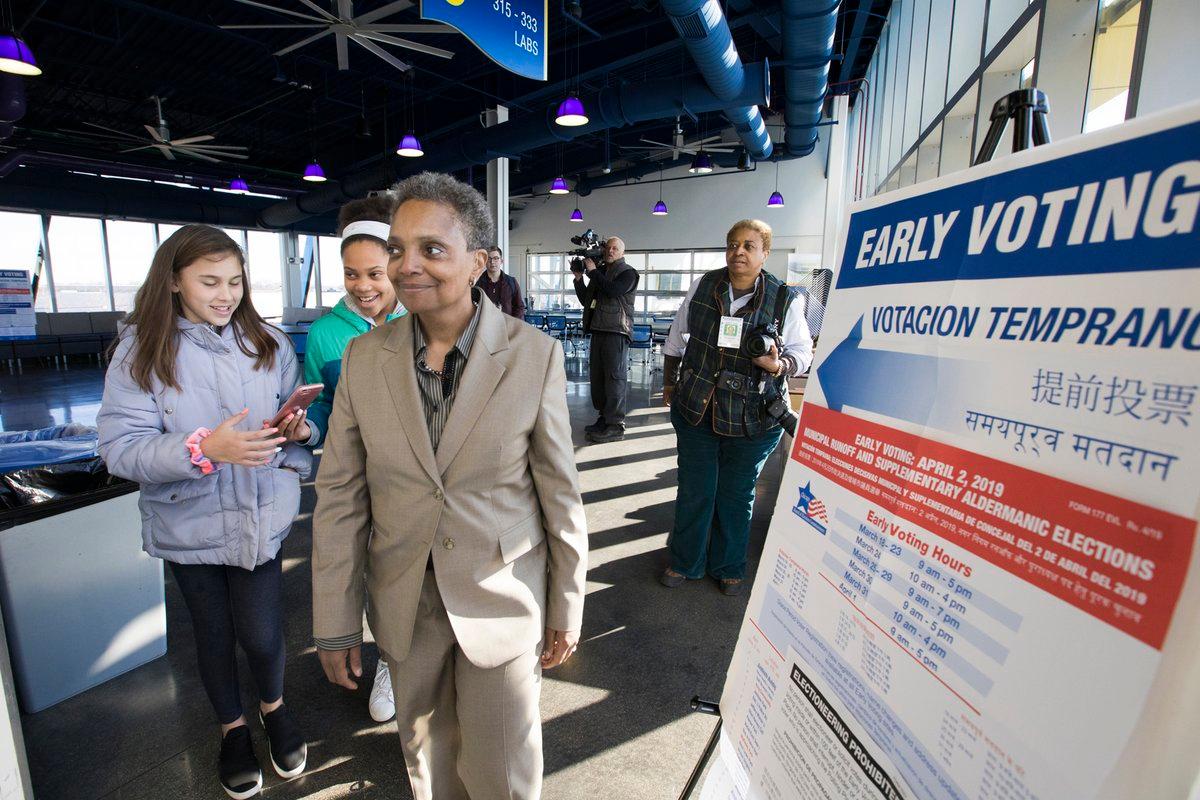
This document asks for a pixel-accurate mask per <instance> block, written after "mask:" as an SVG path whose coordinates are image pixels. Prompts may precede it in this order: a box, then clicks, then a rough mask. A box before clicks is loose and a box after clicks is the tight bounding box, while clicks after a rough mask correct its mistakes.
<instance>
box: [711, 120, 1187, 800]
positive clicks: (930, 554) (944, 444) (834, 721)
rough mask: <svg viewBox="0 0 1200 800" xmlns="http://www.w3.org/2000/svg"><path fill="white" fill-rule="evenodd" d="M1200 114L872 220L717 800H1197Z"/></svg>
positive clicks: (853, 266)
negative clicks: (1190, 798) (1194, 791)
mask: <svg viewBox="0 0 1200 800" xmlns="http://www.w3.org/2000/svg"><path fill="white" fill-rule="evenodd" d="M1198 209H1200V106H1189V107H1184V108H1182V109H1179V110H1176V111H1173V112H1168V113H1165V114H1162V115H1158V116H1154V117H1148V118H1145V119H1141V120H1136V121H1132V122H1129V123H1126V124H1124V125H1120V126H1118V127H1116V128H1112V129H1109V130H1106V131H1102V132H1099V133H1097V134H1092V135H1089V136H1083V137H1076V138H1073V139H1069V140H1065V141H1062V142H1058V143H1054V144H1050V145H1046V146H1043V147H1039V148H1035V149H1033V150H1029V151H1025V152H1022V153H1018V154H1015V155H1012V156H1010V157H1007V158H1004V159H1001V160H998V161H995V162H992V163H990V164H986V165H983V166H980V167H976V168H972V169H970V170H966V171H964V172H961V173H957V174H954V175H949V176H945V177H943V178H941V179H938V180H936V181H932V182H930V183H927V184H921V185H918V186H913V187H910V188H908V189H905V190H901V191H899V192H892V193H890V194H887V195H884V196H881V197H877V198H872V199H870V200H867V201H865V202H863V203H861V204H859V205H857V206H856V207H855V208H854V209H853V210H852V213H851V215H850V218H849V220H848V224H847V232H846V234H845V236H846V239H845V256H844V258H843V260H842V263H841V264H840V265H839V270H838V274H837V276H836V279H835V288H834V291H833V293H832V295H831V296H830V298H829V303H828V309H827V312H826V315H825V319H824V328H823V330H822V333H821V347H820V348H819V351H818V355H817V360H816V364H815V367H814V369H813V372H812V376H813V377H811V378H810V380H809V384H808V391H807V396H806V399H805V403H804V408H803V410H802V414H801V421H800V425H799V428H798V431H797V436H796V440H795V442H794V446H793V449H792V452H791V454H790V455H791V457H790V459H789V461H788V466H787V468H786V469H785V471H784V477H783V486H782V488H781V491H780V495H779V503H778V507H777V508H776V509H775V515H774V518H773V522H772V526H771V530H770V533H769V535H768V538H767V542H766V546H765V550H764V552H763V558H762V562H761V565H760V568H759V572H758V576H757V579H756V580H755V583H754V593H753V595H752V597H751V600H750V606H749V609H748V611H747V617H746V620H745V621H744V623H743V627H742V632H741V636H740V639H739V642H738V646H737V650H736V653H735V655H734V660H733V663H732V665H731V667H730V671H729V675H728V678H727V682H726V685H725V692H724V694H723V696H722V698H721V709H722V715H723V717H724V720H725V728H724V736H723V738H722V741H721V745H720V751H719V752H720V760H719V763H718V764H717V765H715V766H714V769H713V770H712V773H711V776H710V778H709V779H708V781H707V782H706V784H705V787H704V793H703V797H704V798H706V800H733V799H734V798H736V799H737V800H743V799H746V798H754V800H759V799H760V798H762V799H766V798H769V799H770V800H784V799H785V798H786V799H787V800H808V798H831V797H832V798H887V800H898V798H936V799H938V800H942V799H945V800H1001V799H1003V800H1018V799H1020V800H1034V799H1035V798H1038V799H1040V800H1064V799H1068V798H1069V799H1070V800H1081V799H1082V798H1105V800H1109V799H1115V798H1135V797H1136V798H1184V797H1187V796H1188V794H1189V792H1190V791H1191V790H1192V789H1193V788H1194V785H1195V784H1196V779H1197V773H1198V772H1200V762H1198V760H1197V757H1196V753H1197V752H1200V742H1198V736H1200V733H1198V731H1200V725H1198V724H1197V722H1198V719H1200V691H1198V690H1197V684H1200V681H1198V680H1197V678H1198V677H1200V672H1198V668H1200V656H1198V654H1200V646H1198V645H1200V625H1198V623H1200V619H1198V617H1200V613H1198V610H1200V584H1198V582H1197V573H1198V569H1197V560H1198V555H1197V549H1198V548H1197V547H1196V541H1195V540H1196V518H1197V512H1198V509H1200V404H1198V403H1197V396H1198V393H1200V235H1198V228H1197V222H1198V220H1197V212H1198Z"/></svg>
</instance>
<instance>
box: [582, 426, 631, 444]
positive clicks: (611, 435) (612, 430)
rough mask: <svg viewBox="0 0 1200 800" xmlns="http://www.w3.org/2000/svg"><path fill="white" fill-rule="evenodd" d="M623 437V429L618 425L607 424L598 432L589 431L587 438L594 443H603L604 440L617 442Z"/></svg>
mask: <svg viewBox="0 0 1200 800" xmlns="http://www.w3.org/2000/svg"><path fill="white" fill-rule="evenodd" d="M624 438H625V429H624V428H622V427H621V426H620V425H607V426H605V428H604V430H602V431H600V432H599V433H589V434H588V435H587V439H588V441H589V442H595V443H596V444H604V443H605V442H619V441H621V440H622V439H624Z"/></svg>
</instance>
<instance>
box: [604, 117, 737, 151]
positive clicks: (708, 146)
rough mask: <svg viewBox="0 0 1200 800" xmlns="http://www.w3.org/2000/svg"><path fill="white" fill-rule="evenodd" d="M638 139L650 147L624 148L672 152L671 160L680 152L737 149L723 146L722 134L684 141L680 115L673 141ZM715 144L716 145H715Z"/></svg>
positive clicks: (672, 134)
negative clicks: (668, 142)
mask: <svg viewBox="0 0 1200 800" xmlns="http://www.w3.org/2000/svg"><path fill="white" fill-rule="evenodd" d="M638 141H641V142H645V143H646V144H648V145H650V147H636V146H635V147H624V146H623V147H621V149H622V150H641V151H645V152H650V153H662V154H664V155H665V154H668V153H669V154H670V158H671V160H675V159H677V158H679V154H680V153H687V154H688V155H690V156H694V155H696V154H697V153H699V152H701V151H703V152H705V153H732V152H734V151H735V148H734V146H733V145H731V146H729V147H721V146H720V145H722V144H727V143H726V142H722V141H721V135H720V134H716V135H714V136H707V137H705V138H703V139H697V140H695V141H692V142H687V141H684V137H683V126H682V125H681V124H680V123H679V117H676V118H675V129H674V130H673V131H671V143H670V144H667V143H666V142H656V141H654V140H653V139H639V140H638ZM713 145H716V146H715V147H714V146H713Z"/></svg>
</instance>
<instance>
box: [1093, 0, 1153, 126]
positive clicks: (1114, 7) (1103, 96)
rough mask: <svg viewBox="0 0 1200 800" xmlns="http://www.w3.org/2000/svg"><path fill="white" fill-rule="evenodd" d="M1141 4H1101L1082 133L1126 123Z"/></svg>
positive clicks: (1119, 0) (1137, 0)
mask: <svg viewBox="0 0 1200 800" xmlns="http://www.w3.org/2000/svg"><path fill="white" fill-rule="evenodd" d="M1141 7H1142V4H1141V0H1133V1H1132V2H1130V0H1100V8H1099V12H1098V13H1097V15H1096V42H1095V45H1094V46H1093V49H1092V71H1091V75H1090V77H1089V80H1088V93H1087V111H1086V113H1085V116H1084V119H1083V132H1084V133H1087V132H1089V131H1096V130H1100V129H1101V128H1107V127H1109V126H1111V125H1116V124H1118V123H1121V122H1124V121H1125V114H1126V111H1127V108H1128V106H1129V82H1130V79H1131V76H1132V74H1133V53H1134V45H1135V42H1136V40H1137V31H1138V21H1139V20H1140V18H1141Z"/></svg>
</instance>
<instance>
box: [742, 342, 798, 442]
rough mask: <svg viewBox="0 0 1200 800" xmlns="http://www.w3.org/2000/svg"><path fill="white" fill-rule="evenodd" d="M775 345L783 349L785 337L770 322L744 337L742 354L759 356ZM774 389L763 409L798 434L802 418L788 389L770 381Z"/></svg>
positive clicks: (791, 434) (789, 432)
mask: <svg viewBox="0 0 1200 800" xmlns="http://www.w3.org/2000/svg"><path fill="white" fill-rule="evenodd" d="M772 346H774V347H775V349H776V351H777V352H782V351H783V337H781V336H780V335H779V327H778V326H777V325H776V324H775V323H774V322H770V323H768V324H766V325H759V326H758V327H756V328H753V329H752V330H751V331H750V332H749V333H747V334H746V335H745V336H744V337H742V354H743V355H744V356H746V357H747V358H758V357H759V356H765V355H767V354H768V353H770V352H771V347H772ZM770 383H771V385H772V387H773V391H772V393H771V394H770V395H768V397H767V398H766V400H765V402H764V403H763V411H764V413H766V415H767V416H768V417H770V418H771V419H773V420H775V421H776V422H778V423H779V424H780V425H781V426H783V429H784V430H785V431H787V432H788V434H789V435H790V436H793V437H794V436H795V435H796V423H797V422H799V420H800V418H799V417H798V416H796V412H794V411H792V407H791V405H790V404H789V403H788V398H787V391H786V390H782V391H781V390H780V389H779V386H778V385H777V384H776V382H775V381H771V382H770Z"/></svg>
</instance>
